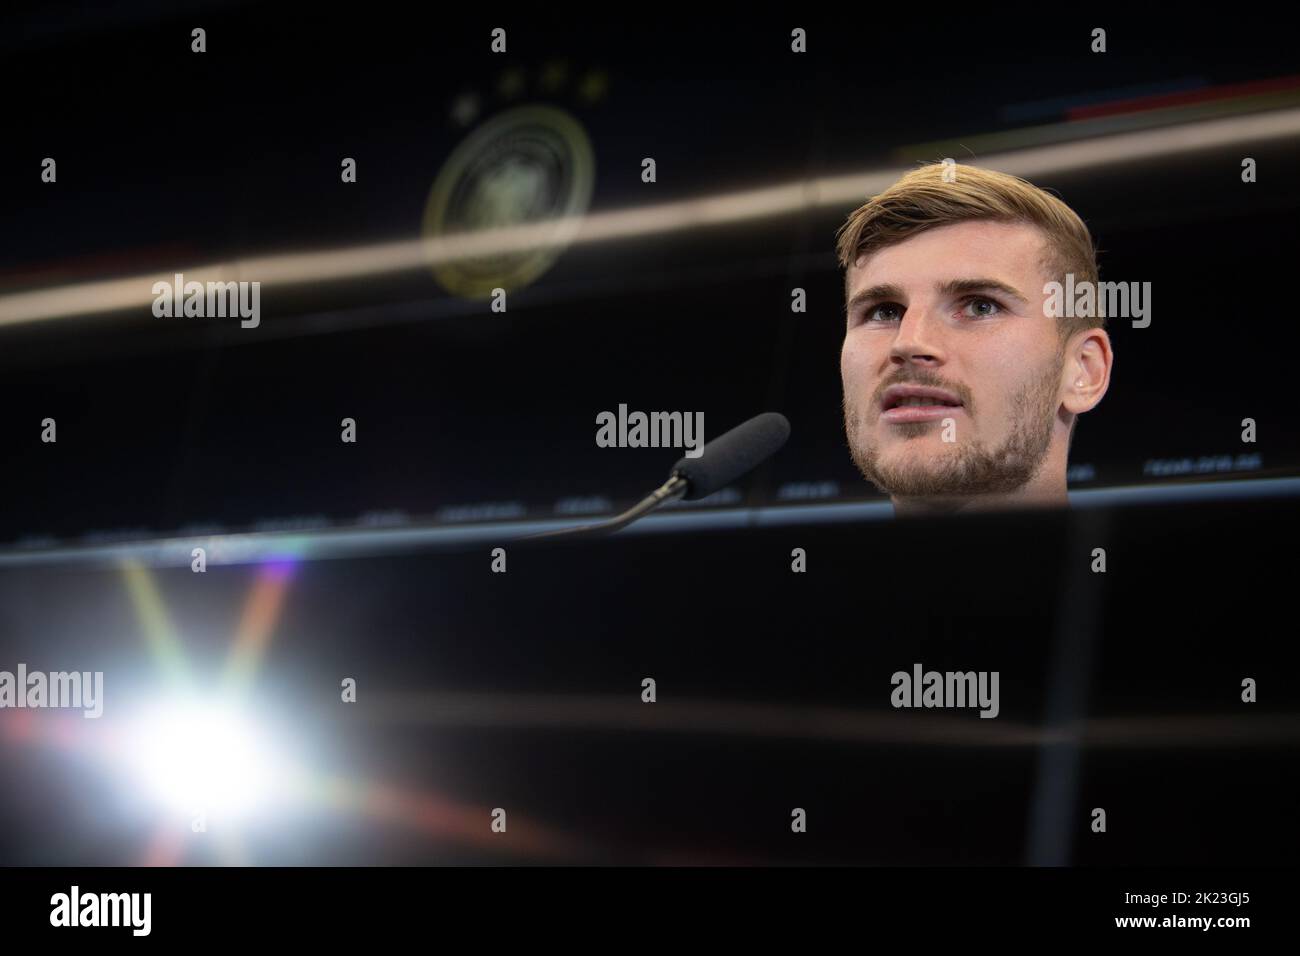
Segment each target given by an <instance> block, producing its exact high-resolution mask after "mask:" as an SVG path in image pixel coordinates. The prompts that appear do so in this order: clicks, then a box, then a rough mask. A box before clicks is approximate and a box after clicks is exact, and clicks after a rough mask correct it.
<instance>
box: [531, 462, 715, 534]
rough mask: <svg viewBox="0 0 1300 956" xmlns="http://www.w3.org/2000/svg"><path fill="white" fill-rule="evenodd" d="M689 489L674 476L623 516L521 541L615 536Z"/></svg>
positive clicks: (679, 477) (543, 532) (687, 484)
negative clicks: (616, 532)
mask: <svg viewBox="0 0 1300 956" xmlns="http://www.w3.org/2000/svg"><path fill="white" fill-rule="evenodd" d="M689 488H690V482H688V481H687V480H686V479H685V478H683V477H681V476H680V475H673V476H672V477H671V478H669V479H668V480H667V481H665V482H664V483H663V484H662V485H660V486H659V487H658V488H656V489H655V490H654V491H652V492H650V494H648V495H646V496H645V497H644V498H642V499H641V500H640V501H638V502H637V503H636V504H634V505H633V506H632V507H631V508H628V509H627V510H626V511H624V512H623V513H622V514H618V515H615V516H614V517H612V518H607V519H605V520H604V521H596V522H593V523H592V524H583V525H578V526H577V527H576V528H560V529H559V530H558V531H540V532H538V533H537V534H526V535H524V536H523V537H522V538H520V539H519V540H520V541H534V540H536V539H538V538H558V537H565V538H579V537H584V536H587V535H601V534H613V533H614V532H615V531H617V530H619V529H620V528H625V527H627V526H628V525H630V524H631V523H632V522H633V521H635V520H636V519H637V518H640V517H641V516H643V515H648V514H649V513H650V512H652V511H654V510H655V509H656V508H658V507H659V506H660V505H661V504H663V503H664V502H665V501H675V500H676V499H678V498H680V497H682V495H684V494H686V492H687V490H688V489H689Z"/></svg>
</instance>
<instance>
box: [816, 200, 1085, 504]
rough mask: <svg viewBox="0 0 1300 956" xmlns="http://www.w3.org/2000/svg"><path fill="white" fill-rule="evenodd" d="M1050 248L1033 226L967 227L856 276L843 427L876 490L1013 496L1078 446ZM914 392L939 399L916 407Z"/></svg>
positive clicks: (873, 258) (917, 240)
mask: <svg viewBox="0 0 1300 956" xmlns="http://www.w3.org/2000/svg"><path fill="white" fill-rule="evenodd" d="M1044 249H1045V239H1044V237H1043V234H1042V233H1041V232H1040V231H1039V230H1038V229H1036V228H1035V227H1033V226H1027V225H1020V224H1014V225H1013V224H1007V223H996V222H964V223H957V224H955V225H950V226H941V227H938V228H935V229H930V230H927V231H925V232H922V233H920V234H918V235H916V236H913V237H912V238H910V239H907V240H905V241H904V242H901V243H898V244H897V245H893V246H888V247H886V248H883V249H879V250H877V251H876V252H874V253H872V254H870V255H869V256H866V257H863V258H860V259H859V260H858V262H857V263H856V264H855V265H854V266H853V267H852V268H851V269H850V270H849V275H848V283H849V287H848V288H849V307H848V316H847V319H848V325H847V330H846V332H845V336H844V346H843V348H842V350H841V352H840V374H841V376H842V378H843V380H844V422H845V429H846V431H847V433H848V440H849V447H850V449H851V450H852V452H853V460H854V462H855V463H856V464H857V466H858V468H859V469H861V471H862V473H863V475H864V476H865V477H866V478H867V480H868V481H871V482H872V483H873V484H875V485H877V486H878V487H879V488H880V489H881V490H883V491H885V492H886V493H887V494H890V495H891V496H893V497H895V498H899V497H904V498H908V497H947V496H954V497H964V496H971V495H978V494H990V493H991V494H999V493H1006V492H1010V491H1014V490H1015V489H1017V488H1020V487H1021V486H1022V485H1024V484H1025V483H1026V482H1027V481H1029V480H1030V479H1031V478H1032V477H1034V475H1035V474H1036V473H1037V472H1038V470H1039V468H1040V466H1041V465H1042V464H1043V462H1044V460H1045V458H1046V456H1047V453H1048V450H1049V448H1050V447H1051V445H1052V442H1053V439H1054V438H1055V439H1056V440H1057V441H1060V442H1065V443H1067V444H1068V419H1062V418H1060V417H1059V416H1058V412H1059V410H1060V389H1061V377H1062V376H1061V372H1062V368H1063V358H1064V355H1063V352H1062V351H1061V348H1060V345H1061V343H1060V337H1059V335H1058V329H1057V325H1056V322H1057V320H1056V319H1053V318H1051V317H1049V316H1048V315H1047V314H1046V312H1045V309H1044V300H1045V298H1046V297H1045V296H1044V294H1043V285H1044V283H1045V282H1047V281H1049V279H1048V277H1047V276H1046V275H1045V274H1044V272H1043V267H1042V259H1043V251H1044ZM864 294H866V296H865V297H863V296H864ZM907 387H912V388H921V389H929V390H931V393H930V394H929V395H927V396H922V397H921V399H920V400H921V401H922V402H923V404H922V405H920V406H918V407H909V405H910V404H911V403H914V402H916V401H917V398H915V397H911V398H906V400H905V401H904V400H903V398H902V396H905V395H906V388H907ZM900 388H901V389H903V392H902V393H901V395H900V393H899V392H898V389H900ZM936 389H937V390H938V392H935V391H934V390H936ZM900 402H902V404H900ZM954 403H955V404H954ZM1058 426H1059V427H1058ZM1062 460H1063V455H1062Z"/></svg>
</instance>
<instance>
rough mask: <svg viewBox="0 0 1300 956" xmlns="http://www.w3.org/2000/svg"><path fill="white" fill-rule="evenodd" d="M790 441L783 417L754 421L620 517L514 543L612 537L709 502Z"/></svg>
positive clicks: (712, 445)
mask: <svg viewBox="0 0 1300 956" xmlns="http://www.w3.org/2000/svg"><path fill="white" fill-rule="evenodd" d="M789 437H790V423H789V422H788V421H786V419H785V416H784V415H779V414H777V413H776V412H764V413H763V414H762V415H755V416H754V417H753V418H751V419H750V420H749V421H747V422H744V423H742V424H740V425H737V426H736V427H735V428H733V429H732V430H731V431H729V432H726V433H725V434H722V435H719V436H718V437H717V438H715V439H713V441H711V442H709V443H708V444H707V445H705V446H704V447H703V448H702V449H701V450H700V452H699V454H698V455H697V456H696V457H694V458H692V457H691V456H690V455H687V456H686V457H685V458H683V459H681V460H680V461H679V462H677V464H675V465H674V466H673V470H672V474H671V475H670V476H669V478H668V480H667V481H665V482H664V483H663V484H662V485H660V486H659V487H658V488H657V489H655V490H654V491H652V492H651V493H650V494H649V495H647V496H646V497H644V498H642V499H641V500H640V501H638V502H637V503H636V504H634V505H633V506H632V507H631V508H628V509H627V511H624V512H623V513H622V514H618V515H615V516H614V517H612V518H607V519H606V520H604V521H597V522H595V523H593V524H584V525H579V526H577V527H576V528H560V529H559V530H557V531H542V532H539V533H537V534H528V535H524V536H523V537H520V538H516V539H515V540H517V541H535V540H537V539H538V538H559V537H566V538H568V537H586V536H591V535H599V534H612V533H613V532H615V531H617V530H619V529H620V528H625V527H627V526H628V525H630V524H631V523H632V522H633V521H635V520H636V519H637V518H640V517H642V516H643V515H647V514H649V513H650V512H651V511H654V510H655V509H656V508H658V507H659V506H660V505H661V504H663V503H664V502H665V501H673V500H675V499H677V498H684V499H686V500H687V501H696V500H698V499H700V498H707V497H708V496H709V495H711V494H713V493H714V492H715V491H719V490H721V489H722V488H725V487H726V486H727V485H729V484H731V483H732V482H733V481H735V480H736V479H737V478H739V477H741V476H742V475H745V474H747V473H748V472H750V471H751V470H753V469H754V468H755V467H756V466H757V465H759V464H761V463H762V462H764V461H766V460H767V459H768V458H770V457H772V456H773V455H774V454H776V453H777V451H779V450H780V448H781V446H782V445H784V444H785V442H786V439H787V438H789Z"/></svg>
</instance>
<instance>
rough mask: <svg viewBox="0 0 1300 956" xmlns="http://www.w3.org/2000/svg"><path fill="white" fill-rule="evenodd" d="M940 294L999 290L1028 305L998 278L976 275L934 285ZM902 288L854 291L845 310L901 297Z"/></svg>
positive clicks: (885, 285) (889, 285)
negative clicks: (866, 303) (867, 303)
mask: <svg viewBox="0 0 1300 956" xmlns="http://www.w3.org/2000/svg"><path fill="white" fill-rule="evenodd" d="M935 289H936V291H937V292H938V293H939V294H940V295H963V294H969V293H972V292H1001V293H1002V294H1003V295H1005V296H1008V297H1009V298H1012V299H1015V300H1016V301H1018V302H1020V303H1021V304H1022V305H1028V304H1029V300H1028V299H1026V298H1025V296H1024V295H1023V294H1022V293H1021V292H1020V290H1019V289H1016V288H1015V287H1014V286H1010V285H1008V284H1007V283H1005V282H1002V281H1001V280H999V279H986V278H982V277H976V278H972V279H949V280H948V281H946V282H940V283H939V284H938V285H937V286H936V287H935ZM901 298H903V290H902V289H901V288H899V287H898V286H896V285H894V284H892V283H888V282H886V283H882V284H880V285H873V286H869V287H868V288H866V289H862V290H861V291H859V292H855V293H854V294H853V295H852V296H851V297H850V298H849V300H848V302H847V303H845V310H846V311H848V312H852V311H853V309H854V307H855V306H858V305H861V304H862V303H864V302H874V301H878V300H884V299H901Z"/></svg>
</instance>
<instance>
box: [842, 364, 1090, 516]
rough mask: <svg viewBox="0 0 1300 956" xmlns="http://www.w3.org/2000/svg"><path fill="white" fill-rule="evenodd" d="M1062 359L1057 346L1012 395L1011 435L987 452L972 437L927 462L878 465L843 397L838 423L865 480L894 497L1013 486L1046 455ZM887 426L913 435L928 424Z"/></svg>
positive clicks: (993, 490) (956, 494) (1026, 479)
mask: <svg viewBox="0 0 1300 956" xmlns="http://www.w3.org/2000/svg"><path fill="white" fill-rule="evenodd" d="M1064 359H1065V356H1064V352H1063V351H1062V352H1061V353H1060V354H1058V355H1057V359H1056V361H1055V362H1054V363H1052V364H1051V366H1050V367H1049V368H1048V370H1047V372H1046V373H1045V374H1043V375H1042V376H1040V377H1039V378H1038V379H1037V380H1036V381H1033V382H1030V383H1029V384H1027V385H1026V386H1025V387H1024V388H1022V389H1021V390H1020V391H1019V392H1017V393H1016V395H1014V396H1013V397H1012V401H1011V416H1012V427H1011V434H1010V435H1009V436H1008V438H1007V440H1006V441H1005V442H1004V443H1003V444H1002V446H1001V447H1000V448H998V449H996V450H994V451H990V450H989V449H988V448H986V447H985V446H984V445H982V444H979V443H978V442H967V443H963V444H959V445H958V446H957V449H956V454H954V455H944V456H942V457H941V458H940V459H938V460H934V461H929V462H914V463H907V464H903V465H884V464H882V463H881V462H880V461H879V456H878V454H877V450H876V448H875V447H873V446H870V445H865V444H859V443H858V441H857V440H856V436H857V435H859V434H860V433H861V429H860V427H859V425H860V418H859V417H858V415H857V414H856V412H854V411H852V410H851V409H850V408H849V404H848V398H847V396H845V403H844V425H845V430H846V431H847V433H848V439H849V449H850V451H851V452H852V454H853V463H854V464H855V465H857V466H858V470H859V471H861V472H862V476H863V477H864V478H866V479H867V481H869V482H871V483H872V484H873V485H875V486H876V487H877V488H879V489H880V490H881V491H883V492H884V493H885V494H887V495H890V496H891V497H894V498H949V497H951V498H965V497H970V496H973V495H995V494H1006V493H1008V492H1012V491H1015V490H1016V489H1017V488H1021V487H1023V486H1024V485H1025V484H1026V483H1027V482H1029V480H1030V479H1032V478H1033V477H1034V476H1035V475H1036V474H1037V473H1038V471H1039V469H1040V468H1041V467H1042V465H1043V462H1044V460H1045V459H1046V457H1047V449H1048V448H1049V446H1050V445H1051V443H1052V429H1053V427H1054V425H1055V423H1056V405H1057V402H1056V390H1057V388H1058V387H1059V385H1060V378H1061V369H1062V368H1063V367H1064ZM893 427H895V428H900V429H902V430H903V432H904V434H909V433H910V434H912V435H919V434H922V433H923V430H925V429H929V428H933V427H934V425H933V424H932V423H915V424H913V425H901V426H898V425H896V426H893Z"/></svg>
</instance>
